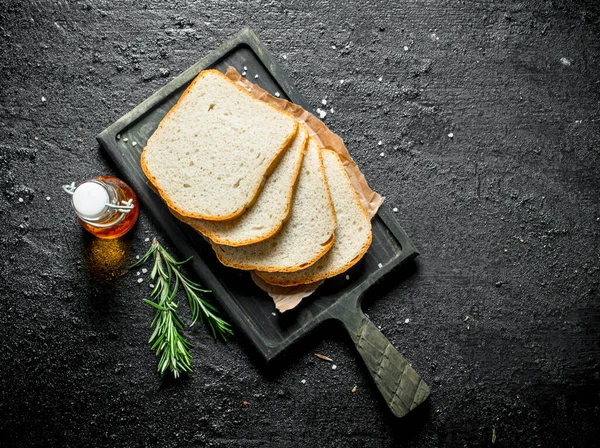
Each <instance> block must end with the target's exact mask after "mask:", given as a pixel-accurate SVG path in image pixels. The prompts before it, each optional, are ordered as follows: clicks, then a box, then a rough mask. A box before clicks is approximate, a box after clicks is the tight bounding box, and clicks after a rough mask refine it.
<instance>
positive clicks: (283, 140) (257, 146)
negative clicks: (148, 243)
mask: <svg viewBox="0 0 600 448" xmlns="http://www.w3.org/2000/svg"><path fill="white" fill-rule="evenodd" d="M297 129H298V124H297V121H296V120H295V119H294V117H293V116H292V115H291V114H289V113H287V112H284V111H281V110H279V109H276V108H275V107H274V106H272V105H270V104H267V103H265V102H262V101H259V100H257V99H255V98H253V97H252V96H251V95H250V93H248V92H247V91H246V90H244V89H243V88H241V87H239V86H237V85H236V84H234V83H233V82H232V81H230V80H229V79H228V78H227V77H225V75H223V74H222V73H221V72H219V71H217V70H205V71H203V72H201V73H200V74H199V75H198V76H197V77H196V79H194V81H192V83H191V84H190V86H189V87H188V88H187V89H186V90H185V92H184V93H183V95H181V98H179V101H178V102H177V104H176V105H175V106H174V107H173V108H172V109H171V110H170V111H169V113H168V114H167V115H166V116H165V118H163V120H162V121H161V123H160V125H159V126H158V129H157V130H156V131H155V132H154V134H153V135H152V136H151V137H150V139H149V140H148V143H147V145H146V147H145V148H144V151H143V152H142V158H141V166H142V169H143V170H144V173H145V174H146V176H147V177H148V179H149V180H150V182H151V183H152V184H153V185H154V186H155V187H156V189H157V190H158V191H159V193H160V195H161V196H162V198H163V199H164V200H165V201H166V202H167V204H168V205H169V207H170V208H171V209H173V210H175V211H176V212H177V213H179V214H180V215H183V216H187V217H190V218H200V219H208V220H217V221H219V220H224V219H231V218H234V217H236V216H238V215H240V214H242V213H243V212H244V211H245V210H246V209H247V208H248V207H250V206H251V205H252V203H253V202H254V200H255V199H256V197H257V195H258V193H259V191H260V189H261V186H262V184H263V183H264V181H265V179H266V178H267V176H268V175H269V174H270V173H271V171H272V170H273V169H274V168H275V166H276V163H277V162H278V161H279V158H280V156H282V155H283V151H284V150H285V149H286V148H287V147H288V145H289V144H290V143H291V142H292V140H293V139H294V137H295V136H296V132H297Z"/></svg>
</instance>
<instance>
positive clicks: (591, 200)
mask: <svg viewBox="0 0 600 448" xmlns="http://www.w3.org/2000/svg"><path fill="white" fill-rule="evenodd" d="M244 25H250V26H251V27H252V28H253V29H254V30H255V31H256V32H257V33H258V34H259V36H260V37H261V39H262V40H263V41H264V42H265V44H266V45H267V47H268V48H269V49H270V51H271V52H272V53H273V54H274V55H275V56H276V57H277V59H278V61H279V63H280V64H281V65H282V67H283V68H284V70H285V71H286V72H287V73H288V74H289V76H290V77H291V79H292V80H293V82H294V83H295V84H296V85H297V86H298V87H299V89H300V91H301V92H302V93H303V94H304V95H305V96H306V97H307V98H308V99H309V101H310V103H311V104H312V105H313V106H314V108H315V109H316V108H317V107H321V100H322V99H326V100H327V101H328V104H327V109H328V110H329V109H331V108H333V110H334V111H333V112H331V111H329V112H328V114H327V117H326V118H325V122H326V123H327V124H328V125H329V126H330V127H331V128H332V129H333V130H334V131H335V132H337V133H338V134H340V135H341V136H342V137H343V138H344V139H345V141H346V143H347V146H348V147H349V149H350V151H351V153H352V155H353V156H354V157H355V159H356V161H357V162H358V164H359V166H360V167H361V168H362V169H363V171H364V173H365V175H366V177H367V179H368V180H369V182H370V184H371V186H372V187H373V188H374V189H375V190H377V191H379V192H380V193H381V194H383V195H385V196H386V198H387V202H388V204H389V205H390V207H396V208H397V209H398V212H397V214H398V220H399V221H400V222H401V224H402V225H403V227H404V228H405V229H406V231H407V232H408V234H409V235H410V236H411V238H412V239H413V241H414V242H415V244H416V245H417V246H418V248H419V249H420V251H421V256H420V257H419V259H418V261H417V263H416V266H415V268H414V270H413V271H414V272H408V273H407V275H403V276H401V275H400V274H398V275H399V277H403V278H402V279H400V278H399V279H398V280H397V281H395V282H391V284H387V285H386V286H385V287H382V288H379V289H378V290H377V291H376V292H374V293H373V294H372V295H371V297H370V299H371V300H369V303H368V306H367V307H366V311H367V312H368V313H369V315H370V317H371V319H372V320H373V321H374V322H375V323H376V324H377V325H379V326H381V329H382V331H383V332H384V333H385V334H386V335H387V336H388V337H389V338H390V340H391V341H392V342H393V343H394V344H395V345H396V346H397V347H398V348H399V349H400V351H401V352H402V353H403V354H404V355H405V356H406V357H407V359H409V360H411V361H412V363H413V365H414V366H415V368H416V369H417V370H418V371H419V372H420V373H421V374H422V376H423V377H424V378H425V380H426V381H427V382H428V383H429V384H430V386H431V388H432V395H431V398H430V400H429V401H428V403H427V404H426V405H425V406H423V407H422V408H421V409H419V411H417V412H415V413H413V414H412V415H411V416H410V417H408V418H405V419H403V420H396V419H394V418H393V417H392V416H391V415H390V413H389V412H388V410H387V408H386V406H385V404H384V403H383V401H382V400H381V399H380V397H379V395H378V392H377V390H376V388H375V387H374V386H373V384H372V382H371V380H370V378H369V377H368V374H367V372H366V370H365V369H364V367H363V366H362V364H361V363H360V360H359V358H358V357H357V355H356V353H355V352H354V349H353V348H352V346H351V344H350V343H349V341H348V340H347V339H346V338H345V337H344V336H343V332H341V331H340V329H339V328H337V327H335V326H332V327H325V328H323V329H322V330H321V331H320V332H319V333H318V334H316V335H315V337H314V338H311V339H310V340H309V341H307V342H306V343H305V344H304V345H303V346H301V347H298V348H297V349H296V350H295V351H293V352H292V353H290V354H289V356H287V357H286V358H285V359H284V361H283V362H280V363H278V364H276V365H273V366H265V365H263V363H262V362H261V360H260V359H259V358H258V357H257V356H256V354H255V353H254V352H253V351H252V350H251V349H250V347H248V343H247V342H246V341H245V340H244V338H243V337H242V336H241V335H239V334H238V336H237V337H235V338H234V339H233V340H231V341H230V342H229V343H228V344H223V343H219V342H215V341H213V340H212V338H211V336H210V334H209V333H208V332H207V331H206V329H205V328H203V327H197V328H195V329H192V330H188V331H186V335H187V336H188V337H189V339H190V340H191V341H192V342H193V344H194V345H195V348H194V349H193V354H194V360H193V364H194V368H195V370H194V372H193V373H192V375H191V376H190V377H189V378H187V379H181V380H178V381H174V380H169V379H166V380H161V379H160V377H159V376H158V375H157V373H156V372H155V369H156V363H157V360H156V358H155V356H154V354H153V352H151V351H150V349H149V347H148V343H147V340H148V337H149V336H150V332H151V330H150V327H149V325H150V320H151V317H152V311H151V310H150V309H149V308H148V306H147V305H145V304H144V303H142V298H143V297H144V295H145V294H146V293H147V289H146V288H147V281H146V283H142V284H141V285H140V284H138V283H137V279H138V277H136V276H135V273H129V274H127V275H124V276H120V277H119V276H117V275H115V273H116V272H119V267H120V266H123V265H127V263H129V262H131V260H133V259H134V256H135V255H136V254H140V253H142V252H143V251H145V249H146V248H147V247H148V245H149V243H148V242H146V239H147V238H151V237H154V236H156V237H158V238H159V239H160V240H161V241H163V242H164V243H165V244H166V245H167V246H168V244H169V242H168V241H166V238H165V237H164V235H162V234H161V231H160V230H159V229H158V228H157V226H156V225H155V223H153V221H152V220H151V219H150V218H149V215H148V214H147V213H146V211H145V210H143V209H142V211H141V216H140V220H139V223H138V224H137V226H136V227H135V228H134V230H133V231H132V232H131V233H130V234H129V235H128V236H127V237H126V238H124V239H123V240H122V241H121V242H120V243H119V244H117V245H115V246H111V247H112V249H111V250H112V252H111V256H110V257H111V258H106V255H104V256H99V253H100V252H99V249H98V247H99V246H98V244H99V243H98V241H96V240H94V239H93V238H91V237H89V236H88V235H87V234H86V233H85V232H83V231H82V229H81V227H80V226H79V225H78V224H77V222H76V220H75V217H74V215H73V213H72V212H71V210H70V208H69V203H68V197H67V196H66V195H65V194H64V193H63V192H62V191H61V185H62V184H64V183H69V182H71V181H82V180H84V179H88V178H91V177H95V176H98V175H101V174H118V173H117V172H116V170H115V167H114V166H112V165H111V164H110V163H109V162H108V160H107V158H106V157H105V155H104V154H103V153H102V151H101V150H100V149H99V146H98V144H97V143H96V141H95V139H94V137H95V135H96V134H97V133H98V132H99V131H101V130H102V129H104V128H105V127H106V126H107V125H108V124H110V123H112V122H113V121H114V120H116V119H117V118H118V117H120V116H121V115H123V114H124V113H126V112H127V111H128V110H130V109H131V108H132V107H134V106H135V105H137V104H138V103H139V102H140V101H142V100H143V99H144V98H146V97H148V96H149V95H150V94H152V93H153V92H154V91H156V90H157V89H158V88H160V87H161V86H162V85H164V84H165V83H166V82H168V81H169V80H170V79H172V78H173V77H174V76H176V75H177V74H178V73H180V72H181V71H183V70H184V69H186V68H187V67H188V66H190V65H191V64H192V63H194V62H195V61H196V60H198V59H199V58H201V57H202V56H204V55H205V54H207V53H208V52H209V51H211V50H212V49H214V48H216V47H217V46H218V44H219V43H221V42H222V41H224V40H225V39H227V38H228V37H229V36H230V35H232V34H234V33H235V32H236V31H238V30H239V29H240V28H242V27H243V26H244ZM0 33H1V39H0V42H1V43H0V50H1V52H2V58H1V60H0V61H1V62H0V63H1V66H2V72H1V73H2V76H1V80H0V86H1V89H0V183H1V188H0V190H1V192H2V194H1V195H0V216H1V220H2V231H1V233H0V251H1V254H2V257H1V258H2V262H1V271H0V290H1V294H0V296H1V299H0V300H1V302H0V303H1V311H0V337H1V338H2V350H1V353H2V355H1V361H0V365H1V368H0V369H1V370H0V373H1V375H0V378H1V379H0V415H1V416H2V417H1V419H0V440H2V442H1V444H2V445H3V446H18V447H24V446H107V447H115V446H131V447H133V446H160V447H171V446H173V447H175V446H177V447H180V446H221V447H263V446H273V447H296V446H306V447H390V446H413V447H437V446H477V447H479V446H492V445H493V446H496V445H497V446H518V447H534V446H543V447H546V446H569V447H571V446H573V447H580V446H596V445H595V444H596V443H598V439H599V436H600V433H599V419H600V409H599V407H600V396H599V395H600V364H599V363H600V359H599V349H600V294H599V286H598V282H599V279H600V200H599V198H600V182H599V168H600V86H599V83H600V76H599V72H600V70H599V69H600V64H599V62H600V61H599V57H600V40H599V39H598V36H599V35H600V6H599V3H598V2H596V1H589V2H585V1H566V0H551V1H540V2H516V1H495V2H491V1H490V2H474V1H462V2H460V1H452V2H451V1H423V0H421V1H415V2H407V1H398V2H393V1H383V0H380V1H368V2H365V1H354V0H353V1H345V2H335V1H328V0H324V1H320V2H308V1H306V0H298V1H293V2H286V4H284V3H282V2H278V1H269V2H260V1H249V2H230V1H226V0H218V1H210V2H209V1H206V2H201V1H193V0H181V1H174V2H171V3H169V4H166V3H163V2H159V1H155V0H149V1H144V0H140V1H131V0H124V1H120V2H108V1H105V0H96V1H92V0H82V1H66V0H36V1H29V2H21V1H17V0H5V1H3V2H2V9H1V11H0ZM342 80H343V81H344V82H343V83H342ZM379 142H381V144H379ZM381 154H383V155H381ZM313 353H322V354H325V355H327V356H329V357H330V358H332V359H333V360H334V362H335V364H336V365H337V369H335V370H333V369H332V365H331V364H330V363H327V362H324V361H322V360H320V359H318V358H316V357H315V356H314V355H313ZM303 380H306V381H305V383H304V382H303ZM355 385H356V386H357V390H356V391H355V392H354V393H353V392H352V389H353V387H354V386H355ZM244 401H245V402H247V405H246V406H244V404H243V402H244ZM493 434H495V443H494V441H493V437H492V435H493Z"/></svg>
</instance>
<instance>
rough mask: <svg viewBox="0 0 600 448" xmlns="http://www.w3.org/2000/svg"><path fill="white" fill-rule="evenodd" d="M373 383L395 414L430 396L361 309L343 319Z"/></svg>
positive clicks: (423, 385) (414, 405)
mask: <svg viewBox="0 0 600 448" xmlns="http://www.w3.org/2000/svg"><path fill="white" fill-rule="evenodd" d="M342 323H343V325H344V326H345V327H346V329H347V330H348V333H350V337H351V338H352V340H353V341H354V344H355V345H356V349H357V350H358V353H360V355H361V356H362V359H363V361H364V362H365V364H366V365H367V368H368V369H369V373H370V374H371V376H372V377H373V380H375V384H377V387H378V388H379V391H380V392H381V394H382V395H383V398H384V399H385V401H386V403H387V405H388V406H389V408H390V410H391V411H392V412H393V413H394V415H395V416H396V417H403V416H405V415H406V414H408V413H409V412H410V411H412V410H413V409H414V408H416V407H417V406H418V405H419V404H421V403H422V402H423V401H425V400H426V399H427V397H428V396H429V386H427V384H425V382H424V381H423V380H422V379H421V377H420V376H419V374H418V373H417V372H416V371H415V370H414V369H413V368H412V367H411V366H410V364H409V363H408V361H407V360H406V359H404V357H403V356H402V355H401V354H400V353H399V352H398V350H396V349H395V348H394V346H393V345H392V344H390V342H389V341H388V340H387V339H386V337H385V336H384V335H383V333H381V331H379V330H378V329H377V327H376V326H375V324H374V323H373V322H371V321H370V320H369V318H368V317H367V316H366V315H365V314H364V313H363V312H362V311H361V310H360V308H359V310H358V312H354V313H347V314H346V315H345V317H344V319H343V320H342Z"/></svg>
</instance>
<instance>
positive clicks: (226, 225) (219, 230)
mask: <svg viewBox="0 0 600 448" xmlns="http://www.w3.org/2000/svg"><path fill="white" fill-rule="evenodd" d="M307 142H308V130H307V129H306V128H305V127H304V125H300V127H299V128H298V133H297V134H296V138H295V139H294V141H293V142H292V144H291V145H290V147H289V148H288V149H287V150H286V151H285V154H284V155H283V157H282V158H281V162H279V164H278V165H277V167H276V168H275V170H274V171H273V173H272V174H271V175H270V176H269V178H268V179H267V181H266V182H265V185H264V187H263V189H262V191H261V192H260V194H259V195H258V198H257V199H256V202H255V203H254V205H253V206H252V207H250V208H249V209H248V211H246V213H243V214H242V215H240V216H238V217H237V218H233V219H228V220H227V221H208V220H206V219H194V218H188V217H185V216H181V215H180V214H178V213H177V212H175V211H173V214H174V215H175V216H176V217H178V218H179V219H180V220H182V221H183V222H185V223H186V224H189V225H190V226H192V227H193V228H194V229H196V230H197V231H198V232H200V233H202V234H203V235H204V236H207V237H208V238H210V239H211V240H212V241H213V242H215V243H217V244H224V245H227V246H245V245H247V244H253V243H257V242H259V241H262V240H265V239H267V238H269V237H270V236H272V235H273V234H275V233H276V232H277V231H278V230H279V229H280V228H281V226H282V225H283V223H284V222H285V221H286V220H287V218H288V217H289V214H290V211H291V209H292V207H291V204H292V199H293V197H294V187H295V186H296V181H297V179H298V174H299V173H300V167H301V166H302V159H303V157H304V153H305V151H306V146H307Z"/></svg>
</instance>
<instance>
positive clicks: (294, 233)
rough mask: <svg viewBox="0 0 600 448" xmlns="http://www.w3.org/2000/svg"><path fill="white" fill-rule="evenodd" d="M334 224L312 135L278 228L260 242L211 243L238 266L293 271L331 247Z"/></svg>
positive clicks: (229, 263) (227, 261) (228, 262)
mask: <svg viewBox="0 0 600 448" xmlns="http://www.w3.org/2000/svg"><path fill="white" fill-rule="evenodd" d="M335 226H336V220H335V214H334V211H333V204H332V202H331V196H330V194H329V189H328V187H327V181H326V179H325V173H324V170H323V162H322V159H321V149H320V148H319V146H318V145H317V143H316V142H315V140H313V139H312V138H309V139H308V146H307V149H306V154H305V155H304V160H303V161H302V168H301V169H300V175H299V179H298V185H297V187H296V191H295V193H294V200H293V202H292V213H291V214H290V218H289V220H288V221H287V222H286V223H285V224H284V225H283V226H282V228H281V230H280V231H279V232H278V233H276V234H275V235H273V236H272V237H271V238H268V239H266V240H264V241H261V242H259V243H256V244H250V245H248V246H240V247H231V246H224V245H219V244H213V248H214V250H215V252H216V254H217V257H218V258H219V260H220V261H221V262H222V263H223V264H226V265H227V266H231V267H235V268H238V269H246V270H255V269H259V270H261V271H284V272H287V271H296V270H298V269H302V268H305V267H307V266H310V265H311V264H312V263H314V262H315V261H317V260H318V259H319V258H321V257H322V256H323V255H324V254H325V253H326V252H327V251H328V250H329V249H330V248H331V246H332V244H333V239H334V230H335Z"/></svg>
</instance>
